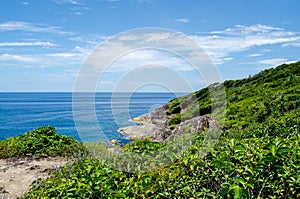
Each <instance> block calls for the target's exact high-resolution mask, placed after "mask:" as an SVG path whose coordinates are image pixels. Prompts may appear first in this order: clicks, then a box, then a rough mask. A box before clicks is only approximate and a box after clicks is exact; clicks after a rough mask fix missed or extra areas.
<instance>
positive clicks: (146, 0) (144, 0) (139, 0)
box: [136, 0, 152, 3]
mask: <svg viewBox="0 0 300 199" xmlns="http://www.w3.org/2000/svg"><path fill="white" fill-rule="evenodd" d="M136 2H138V3H152V0H136Z"/></svg>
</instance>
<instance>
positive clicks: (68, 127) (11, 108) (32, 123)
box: [0, 92, 178, 143]
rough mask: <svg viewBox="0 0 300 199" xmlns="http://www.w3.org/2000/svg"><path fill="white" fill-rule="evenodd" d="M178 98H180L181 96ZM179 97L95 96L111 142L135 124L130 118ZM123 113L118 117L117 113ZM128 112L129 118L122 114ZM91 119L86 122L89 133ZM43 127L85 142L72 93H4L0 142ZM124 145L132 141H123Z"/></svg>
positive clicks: (94, 136)
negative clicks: (79, 131) (126, 128)
mask: <svg viewBox="0 0 300 199" xmlns="http://www.w3.org/2000/svg"><path fill="white" fill-rule="evenodd" d="M177 96H178V95H177ZM174 97H176V95H175V94H173V93H148V92H147V93H141V92H137V93H133V94H132V95H131V96H130V98H129V99H128V95H127V94H124V95H122V94H118V95H112V93H96V94H95V98H94V99H95V104H94V107H95V110H96V116H97V121H98V124H99V126H100V127H101V130H102V132H103V133H104V134H105V136H106V137H107V138H108V139H118V138H120V134H119V133H118V131H117V130H118V129H119V128H120V127H124V126H129V125H135V124H134V123H132V122H130V121H129V119H130V118H128V114H129V117H131V118H133V117H137V116H139V115H142V114H145V113H148V112H150V111H151V110H152V109H153V108H155V107H157V106H161V105H163V104H166V103H168V101H169V100H171V99H172V98H174ZM118 111H119V112H120V114H116V112H117V113H118ZM126 111H127V113H128V114H127V116H126V114H125V116H124V115H123V114H122V113H125V112H126ZM88 121H89V119H88V117H86V120H85V119H83V120H82V123H83V124H84V123H85V122H86V124H87V128H86V130H87V131H88ZM40 126H54V127H55V128H56V130H57V131H58V132H59V133H61V134H64V135H68V136H74V137H75V138H76V139H77V140H82V134H81V133H78V131H77V129H78V128H76V126H75V122H74V117H73V109H72V93H42V92H40V93H0V140H1V139H5V138H7V137H11V136H15V135H20V134H23V133H25V132H27V131H30V130H33V129H35V128H37V127H40ZM99 139H100V140H101V136H97V134H90V136H89V137H88V139H87V140H84V141H98V140H99ZM123 142H124V143H126V142H128V141H126V139H125V141H123Z"/></svg>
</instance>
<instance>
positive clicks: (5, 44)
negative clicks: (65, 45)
mask: <svg viewBox="0 0 300 199" xmlns="http://www.w3.org/2000/svg"><path fill="white" fill-rule="evenodd" d="M21 46H47V47H50V46H57V45H56V44H54V43H51V42H48V41H47V42H42V41H37V42H0V47H21Z"/></svg>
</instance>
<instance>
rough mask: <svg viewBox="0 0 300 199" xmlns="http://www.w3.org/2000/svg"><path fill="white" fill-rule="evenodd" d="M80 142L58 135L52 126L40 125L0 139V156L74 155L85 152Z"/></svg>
mask: <svg viewBox="0 0 300 199" xmlns="http://www.w3.org/2000/svg"><path fill="white" fill-rule="evenodd" d="M85 151H86V149H85V147H84V146H83V144H82V143H80V142H78V141H77V140H75V139H74V138H72V137H68V136H65V135H60V134H58V133H57V132H56V130H55V128H53V127H40V128H37V129H35V130H33V131H30V132H27V133H25V134H23V135H21V136H15V137H12V138H7V139H5V140H0V158H10V157H19V156H25V155H26V154H30V155H35V156H39V155H45V156H74V155H76V156H77V155H79V154H82V153H86V152H85Z"/></svg>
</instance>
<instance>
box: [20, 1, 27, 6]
mask: <svg viewBox="0 0 300 199" xmlns="http://www.w3.org/2000/svg"><path fill="white" fill-rule="evenodd" d="M20 4H21V5H24V6H27V5H29V3H28V2H27V1H23V2H21V3H20Z"/></svg>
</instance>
